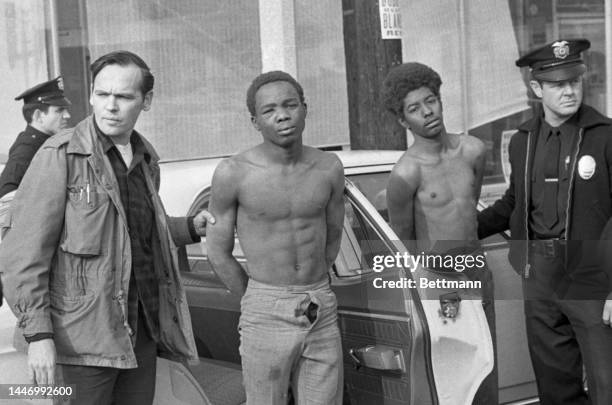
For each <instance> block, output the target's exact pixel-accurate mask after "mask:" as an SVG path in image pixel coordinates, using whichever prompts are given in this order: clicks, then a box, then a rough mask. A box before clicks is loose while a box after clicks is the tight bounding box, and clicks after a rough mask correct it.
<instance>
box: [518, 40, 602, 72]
mask: <svg viewBox="0 0 612 405" xmlns="http://www.w3.org/2000/svg"><path fill="white" fill-rule="evenodd" d="M590 47H591V42H590V41H589V40H588V39H566V40H563V39H560V40H558V41H555V42H551V43H550V44H546V45H544V46H543V47H541V48H538V49H535V50H533V51H531V52H529V53H528V54H526V55H524V56H523V57H521V58H520V59H519V60H517V61H516V66H518V67H525V66H529V68H530V69H531V76H532V77H533V78H534V79H536V80H544V81H547V82H560V81H563V80H569V79H573V78H574V77H576V76H579V75H581V74H583V73H584V72H585V71H586V66H585V64H584V61H583V60H582V55H581V52H582V51H586V50H587V49H589V48H590Z"/></svg>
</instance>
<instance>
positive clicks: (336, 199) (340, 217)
mask: <svg viewBox="0 0 612 405" xmlns="http://www.w3.org/2000/svg"><path fill="white" fill-rule="evenodd" d="M332 156H333V158H334V162H333V166H332V168H331V170H330V173H331V183H332V190H331V195H330V198H329V201H328V203H327V207H326V209H325V216H326V222H327V238H326V244H325V261H326V262H327V268H328V269H330V268H331V266H332V264H334V261H335V260H336V257H337V256H338V252H339V251H340V239H341V238H342V225H343V224H344V198H343V196H344V167H343V166H342V162H340V159H338V158H337V157H336V156H335V155H332Z"/></svg>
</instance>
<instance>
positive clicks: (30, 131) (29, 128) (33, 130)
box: [23, 124, 51, 139]
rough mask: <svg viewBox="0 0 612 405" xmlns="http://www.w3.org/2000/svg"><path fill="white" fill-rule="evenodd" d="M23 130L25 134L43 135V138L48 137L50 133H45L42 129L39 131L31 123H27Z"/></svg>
mask: <svg viewBox="0 0 612 405" xmlns="http://www.w3.org/2000/svg"><path fill="white" fill-rule="evenodd" d="M23 132H25V133H26V134H27V135H39V136H43V137H44V139H46V138H49V137H50V136H51V135H49V134H46V133H44V132H42V131H39V130H38V129H36V128H34V127H33V126H32V125H30V124H28V125H27V126H26V129H25V130H24V131H23Z"/></svg>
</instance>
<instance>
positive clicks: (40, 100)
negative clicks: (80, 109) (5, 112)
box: [15, 76, 71, 107]
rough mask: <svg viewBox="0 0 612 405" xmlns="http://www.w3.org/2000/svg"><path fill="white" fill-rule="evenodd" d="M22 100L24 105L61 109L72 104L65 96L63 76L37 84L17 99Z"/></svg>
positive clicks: (16, 98)
mask: <svg viewBox="0 0 612 405" xmlns="http://www.w3.org/2000/svg"><path fill="white" fill-rule="evenodd" d="M22 99H23V103H24V104H49V105H56V106H60V107H65V106H69V105H70V104H71V103H70V100H68V99H67V98H66V96H65V95H64V80H63V79H62V77H61V76H59V77H56V78H55V79H53V80H49V81H48V82H44V83H40V84H37V85H36V86H34V87H32V88H30V89H27V90H26V91H24V92H23V93H21V94H20V95H18V96H17V97H15V100H22Z"/></svg>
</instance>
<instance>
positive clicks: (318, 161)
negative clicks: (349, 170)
mask: <svg viewBox="0 0 612 405" xmlns="http://www.w3.org/2000/svg"><path fill="white" fill-rule="evenodd" d="M304 158H305V160H306V161H308V162H312V164H313V165H314V167H316V168H317V170H323V171H327V172H329V173H331V174H333V175H341V174H343V173H344V167H343V166H342V162H341V161H340V158H339V157H338V156H337V155H336V154H335V153H331V152H325V151H322V150H319V149H316V148H313V147H310V146H305V147H304Z"/></svg>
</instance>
